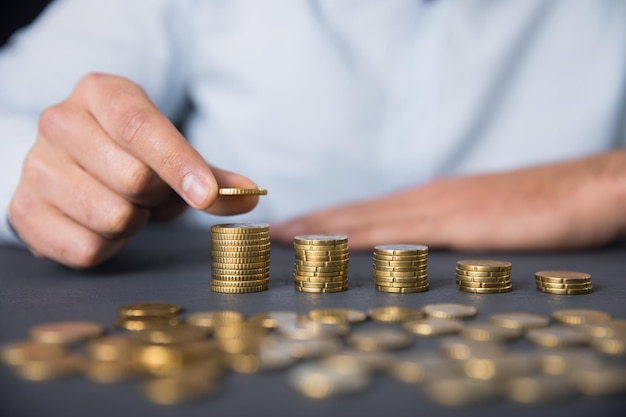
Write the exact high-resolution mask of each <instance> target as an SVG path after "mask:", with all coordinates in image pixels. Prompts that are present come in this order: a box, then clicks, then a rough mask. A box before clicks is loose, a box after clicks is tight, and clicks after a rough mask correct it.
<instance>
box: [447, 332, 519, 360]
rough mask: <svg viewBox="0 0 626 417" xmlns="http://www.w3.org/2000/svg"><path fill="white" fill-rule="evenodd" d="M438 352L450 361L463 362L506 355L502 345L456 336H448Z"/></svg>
mask: <svg viewBox="0 0 626 417" xmlns="http://www.w3.org/2000/svg"><path fill="white" fill-rule="evenodd" d="M439 348H440V350H441V351H442V352H443V354H444V355H445V356H447V357H448V358H450V359H455V360H459V361H464V360H467V359H469V358H473V357H485V356H489V357H497V356H503V355H504V354H506V353H507V349H506V347H505V346H504V345H502V344H500V343H494V342H483V341H479V340H471V339H463V338H461V337H458V336H448V337H446V338H445V339H443V340H442V341H441V343H440V344H439Z"/></svg>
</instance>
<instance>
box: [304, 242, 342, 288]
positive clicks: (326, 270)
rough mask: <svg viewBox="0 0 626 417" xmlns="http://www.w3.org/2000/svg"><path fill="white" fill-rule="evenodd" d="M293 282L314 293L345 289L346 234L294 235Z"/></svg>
mask: <svg viewBox="0 0 626 417" xmlns="http://www.w3.org/2000/svg"><path fill="white" fill-rule="evenodd" d="M293 247H294V250H295V265H294V274H293V278H294V285H295V288H296V290H298V291H303V292H313V293H326V292H340V291H345V290H347V289H348V237H347V236H345V235H299V236H296V237H295V238H294V241H293Z"/></svg>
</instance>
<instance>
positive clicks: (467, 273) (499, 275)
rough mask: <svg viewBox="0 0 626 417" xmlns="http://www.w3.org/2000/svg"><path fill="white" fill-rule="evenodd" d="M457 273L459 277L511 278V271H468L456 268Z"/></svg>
mask: <svg viewBox="0 0 626 417" xmlns="http://www.w3.org/2000/svg"><path fill="white" fill-rule="evenodd" d="M455 272H456V275H457V277H459V278H463V277H471V278H490V277H491V278H509V277H510V276H511V271H509V270H507V271H468V270H464V269H459V268H457V269H456V271H455Z"/></svg>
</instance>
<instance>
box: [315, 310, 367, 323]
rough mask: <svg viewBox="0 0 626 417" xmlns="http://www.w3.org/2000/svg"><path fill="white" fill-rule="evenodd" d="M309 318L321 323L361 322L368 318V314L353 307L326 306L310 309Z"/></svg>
mask: <svg viewBox="0 0 626 417" xmlns="http://www.w3.org/2000/svg"><path fill="white" fill-rule="evenodd" d="M309 318H310V319H311V320H313V321H318V322H321V323H359V322H362V321H365V320H366V319H367V314H366V313H365V312H364V311H361V310H355V309H351V308H326V309H315V310H311V311H309Z"/></svg>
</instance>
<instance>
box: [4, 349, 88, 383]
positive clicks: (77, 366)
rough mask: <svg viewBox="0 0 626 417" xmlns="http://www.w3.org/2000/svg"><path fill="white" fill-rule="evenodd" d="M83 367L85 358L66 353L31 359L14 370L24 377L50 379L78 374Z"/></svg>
mask: <svg viewBox="0 0 626 417" xmlns="http://www.w3.org/2000/svg"><path fill="white" fill-rule="evenodd" d="M82 367H83V360H82V358H81V357H80V356H78V355H65V356H61V357H59V358H55V359H46V360H42V359H38V360H29V361H26V362H24V363H23V364H22V365H20V366H17V367H15V368H13V370H14V371H15V373H16V374H17V375H18V376H19V377H20V378H22V379H26V380H29V381H48V380H53V379H60V378H66V377H70V376H74V375H77V374H79V373H80V371H81V370H82Z"/></svg>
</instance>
